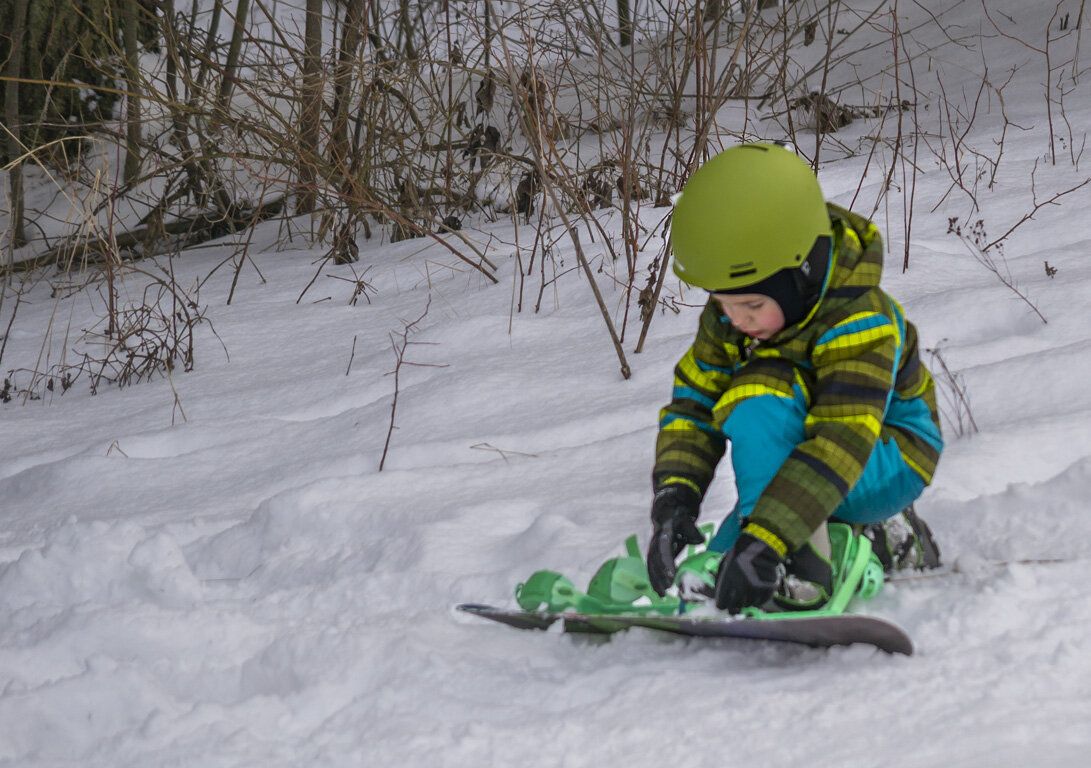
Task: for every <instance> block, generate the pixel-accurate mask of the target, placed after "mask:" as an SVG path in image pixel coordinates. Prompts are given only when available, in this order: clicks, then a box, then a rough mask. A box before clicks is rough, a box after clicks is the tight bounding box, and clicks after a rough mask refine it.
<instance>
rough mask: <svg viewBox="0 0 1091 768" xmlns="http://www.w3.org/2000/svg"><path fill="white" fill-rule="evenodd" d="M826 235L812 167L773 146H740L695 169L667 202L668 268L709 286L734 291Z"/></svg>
mask: <svg viewBox="0 0 1091 768" xmlns="http://www.w3.org/2000/svg"><path fill="white" fill-rule="evenodd" d="M822 236H827V237H828V236H830V219H829V214H828V213H827V212H826V200H825V198H824V197H823V195H822V189H821V188H820V187H819V186H818V179H817V178H815V175H814V172H813V171H812V170H811V167H810V166H809V165H807V163H806V162H804V161H803V160H802V159H801V158H800V157H798V156H797V155H796V154H795V153H794V152H792V151H791V150H788V149H785V148H784V147H780V146H777V145H776V144H740V145H739V146H736V147H732V148H731V149H728V150H725V151H724V152H721V153H720V154H718V155H716V156H715V157H713V158H712V159H711V160H709V161H708V162H707V163H705V164H704V165H702V166H701V167H700V168H698V169H697V171H696V172H694V174H693V175H692V176H691V177H690V179H689V181H688V182H687V183H686V186H685V187H684V188H683V189H682V194H681V195H679V196H678V198H677V201H676V202H675V206H674V216H673V220H672V222H671V244H672V246H673V248H674V273H675V274H676V275H678V277H680V278H682V279H683V280H685V281H686V282H687V283H690V284H691V285H695V286H697V287H698V288H704V289H705V290H708V291H718V290H737V289H739V288H745V287H747V286H749V285H753V284H755V283H758V282H761V281H762V280H764V279H765V278H767V277H770V276H771V275H773V274H775V273H777V272H779V271H780V270H782V269H788V268H794V267H799V266H800V265H802V264H803V262H804V260H805V259H806V258H807V256H808V254H809V253H810V252H811V248H812V246H814V244H815V240H816V239H817V238H819V237H822Z"/></svg>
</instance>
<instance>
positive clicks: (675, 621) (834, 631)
mask: <svg viewBox="0 0 1091 768" xmlns="http://www.w3.org/2000/svg"><path fill="white" fill-rule="evenodd" d="M456 608H457V609H458V610H459V611H462V612H464V613H469V614H473V615H474V616H480V617H482V618H485V619H490V620H492V621H497V622H500V623H501V624H506V625H508V626H510V627H515V628H516V629H539V630H544V629H547V628H549V627H551V626H553V625H554V624H556V623H557V622H558V621H560V622H563V627H564V631H565V632H570V633H583V634H598V635H611V634H613V633H615V632H621V631H624V630H627V629H631V628H632V627H641V628H644V629H655V630H659V631H662V632H670V633H673V634H676V635H686V636H689V637H721V638H739V639H750V640H773V641H777V642H787V643H800V644H802V645H808V646H811V647H814V648H829V647H832V646H835V645H852V644H854V643H864V644H866V645H872V646H874V647H876V648H879V649H880V650H883V651H886V652H887V653H902V654H905V655H907V656H909V655H912V653H913V641H912V640H910V639H909V636H908V635H907V634H906V633H905V631H904V630H902V629H901V627H898V626H897V625H895V624H892V623H890V622H889V621H885V620H883V619H879V618H876V617H874V616H862V615H859V614H853V613H826V612H823V611H800V612H797V613H765V614H760V615H758V616H748V617H726V616H724V617H720V616H686V615H684V614H683V615H670V616H664V615H660V614H646V615H643V614H603V615H599V614H585V613H567V612H566V613H547V612H536V611H520V610H508V609H504V608H495V607H493V606H490V605H476V604H472V603H463V604H461V605H458V606H456Z"/></svg>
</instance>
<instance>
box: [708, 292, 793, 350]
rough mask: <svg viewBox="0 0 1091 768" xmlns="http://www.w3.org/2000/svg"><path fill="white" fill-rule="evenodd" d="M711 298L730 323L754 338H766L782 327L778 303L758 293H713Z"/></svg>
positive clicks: (782, 314) (782, 319) (782, 315)
mask: <svg viewBox="0 0 1091 768" xmlns="http://www.w3.org/2000/svg"><path fill="white" fill-rule="evenodd" d="M712 298H714V299H716V303H717V304H719V305H720V308H721V309H722V310H723V311H724V314H725V315H727V318H728V319H729V320H730V321H731V324H732V325H733V326H735V327H736V328H738V329H739V330H740V331H742V332H743V333H745V334H746V335H747V336H752V337H754V338H755V339H761V340H762V341H765V340H766V339H768V338H770V337H772V336H773V334H775V333H778V332H779V331H781V330H783V329H784V312H783V311H781V309H780V305H779V304H777V303H776V302H775V301H774V300H773V299H771V298H769V297H768V296H763V295H761V294H760V293H733V294H730V295H723V294H713V295H712Z"/></svg>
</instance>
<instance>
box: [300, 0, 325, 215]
mask: <svg viewBox="0 0 1091 768" xmlns="http://www.w3.org/2000/svg"><path fill="white" fill-rule="evenodd" d="M303 34H304V37H305V42H304V44H305V46H306V50H305V52H304V55H303V110H302V112H303V115H302V118H303V123H302V125H301V126H300V133H299V143H300V152H299V156H300V163H299V197H298V199H297V202H296V211H297V212H298V213H310V212H311V211H313V210H314V201H315V184H316V182H317V180H318V173H317V163H316V160H317V159H318V144H319V123H320V121H321V120H322V0H307V23H306V25H305V28H304V32H303Z"/></svg>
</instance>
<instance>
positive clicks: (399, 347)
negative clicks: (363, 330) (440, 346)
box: [379, 294, 447, 472]
mask: <svg viewBox="0 0 1091 768" xmlns="http://www.w3.org/2000/svg"><path fill="white" fill-rule="evenodd" d="M431 306H432V296H431V294H429V295H428V303H427V304H425V306H424V312H422V313H421V316H420V317H418V318H417V319H416V320H414V321H413V322H411V323H406V324H405V327H404V328H403V329H402V332H401V334H399V335H400V336H401V341H400V342H398V341H396V340H395V339H394V333H393V332H392V333H391V334H390V343H391V345H392V346H393V347H394V358H395V360H396V362H395V364H394V370H393V371H390V372H389V373H388V374H387V375H388V376H389V375H391V374H393V376H394V399H393V401H392V402H391V403H390V426H389V428H388V429H387V430H386V442H385V443H383V455H382V458H380V459H379V471H380V472H382V471H383V467H384V466H385V465H386V455H387V452H388V451H389V450H390V438H391V436H392V435H393V434H394V417H395V415H396V414H397V412H398V391H399V389H398V388H399V384H400V377H401V370H402V364H403V363H404V364H405V365H416V366H420V367H423V368H446V367H447V366H445V365H437V364H432V363H413V362H407V361H406V359H405V350H406V349H407V348H408V347H409V345H411V344H416V343H418V342H413V341H410V340H409V333H410V332H411V331H412V330H413V329H414V328H416V326H417V324H418V323H419V322H421V321H422V320H424V318H425V317H426V316H427V315H428V309H429V308H430V307H431Z"/></svg>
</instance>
